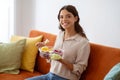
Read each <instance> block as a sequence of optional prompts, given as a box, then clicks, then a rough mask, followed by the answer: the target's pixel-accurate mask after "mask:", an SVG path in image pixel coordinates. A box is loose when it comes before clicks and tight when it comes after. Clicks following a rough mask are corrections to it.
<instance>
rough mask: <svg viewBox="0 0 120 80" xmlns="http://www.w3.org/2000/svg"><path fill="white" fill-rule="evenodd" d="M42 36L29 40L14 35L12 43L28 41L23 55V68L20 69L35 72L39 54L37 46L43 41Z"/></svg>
mask: <svg viewBox="0 0 120 80" xmlns="http://www.w3.org/2000/svg"><path fill="white" fill-rule="evenodd" d="M42 37H43V36H42V35H41V36H38V37H33V38H28V37H23V36H17V35H13V36H12V37H11V42H14V41H18V40H20V39H26V45H25V48H24V51H23V55H22V61H21V67H20V69H23V70H26V71H29V72H33V71H34V66H35V60H36V56H37V53H38V49H37V47H36V46H35V44H36V43H37V42H40V41H41V40H42Z"/></svg>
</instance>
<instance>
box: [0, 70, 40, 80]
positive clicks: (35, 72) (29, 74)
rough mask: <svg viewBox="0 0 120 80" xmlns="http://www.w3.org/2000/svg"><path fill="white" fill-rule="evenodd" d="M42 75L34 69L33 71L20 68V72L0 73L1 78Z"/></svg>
mask: <svg viewBox="0 0 120 80" xmlns="http://www.w3.org/2000/svg"><path fill="white" fill-rule="evenodd" d="M38 75H41V73H39V72H38V71H34V72H33V73H31V72H28V71H24V70H20V74H17V75H16V74H5V73H2V74H0V80H24V79H25V78H28V77H32V76H38Z"/></svg>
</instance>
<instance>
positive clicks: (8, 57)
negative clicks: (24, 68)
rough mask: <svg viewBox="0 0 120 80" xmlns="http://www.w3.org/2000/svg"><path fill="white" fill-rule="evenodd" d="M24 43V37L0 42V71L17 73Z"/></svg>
mask: <svg viewBox="0 0 120 80" xmlns="http://www.w3.org/2000/svg"><path fill="white" fill-rule="evenodd" d="M25 43H26V39H22V40H19V41H16V42H12V43H1V44H0V73H10V74H18V73H19V68H20V65H21V56H22V52H23V49H24V46H25Z"/></svg>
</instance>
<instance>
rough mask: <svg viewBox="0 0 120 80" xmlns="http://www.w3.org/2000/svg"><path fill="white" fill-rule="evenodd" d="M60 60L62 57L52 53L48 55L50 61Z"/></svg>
mask: <svg viewBox="0 0 120 80" xmlns="http://www.w3.org/2000/svg"><path fill="white" fill-rule="evenodd" d="M61 58H62V57H61V56H60V55H59V54H55V53H53V54H51V55H50V59H51V60H59V59H61Z"/></svg>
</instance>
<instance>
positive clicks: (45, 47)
mask: <svg viewBox="0 0 120 80" xmlns="http://www.w3.org/2000/svg"><path fill="white" fill-rule="evenodd" d="M50 50H51V49H50V48H49V47H47V46H43V47H42V48H41V51H42V52H49V51H50Z"/></svg>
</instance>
